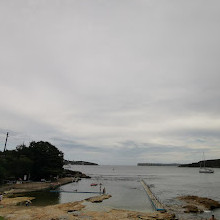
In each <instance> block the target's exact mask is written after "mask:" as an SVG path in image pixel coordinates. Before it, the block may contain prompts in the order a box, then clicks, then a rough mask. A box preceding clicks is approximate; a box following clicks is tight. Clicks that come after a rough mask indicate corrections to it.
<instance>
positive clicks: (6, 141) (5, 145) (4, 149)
mask: <svg viewBox="0 0 220 220" xmlns="http://www.w3.org/2000/svg"><path fill="white" fill-rule="evenodd" d="M7 141H8V132H7V135H6V140H5V148H4V152H5V151H6V145H7Z"/></svg>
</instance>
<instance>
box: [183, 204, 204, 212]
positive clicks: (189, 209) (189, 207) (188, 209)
mask: <svg viewBox="0 0 220 220" xmlns="http://www.w3.org/2000/svg"><path fill="white" fill-rule="evenodd" d="M183 208H184V209H185V210H184V212H185V213H199V212H201V210H199V209H198V207H197V206H195V205H186V206H183Z"/></svg>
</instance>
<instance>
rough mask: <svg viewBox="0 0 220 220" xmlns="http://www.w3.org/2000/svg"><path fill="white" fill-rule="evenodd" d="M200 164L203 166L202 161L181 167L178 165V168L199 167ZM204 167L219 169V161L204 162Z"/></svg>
mask: <svg viewBox="0 0 220 220" xmlns="http://www.w3.org/2000/svg"><path fill="white" fill-rule="evenodd" d="M200 164H202V165H203V164H204V161H199V162H197V163H190V164H182V165H179V167H200ZM205 165H206V167H212V168H220V159H216V160H206V161H205Z"/></svg>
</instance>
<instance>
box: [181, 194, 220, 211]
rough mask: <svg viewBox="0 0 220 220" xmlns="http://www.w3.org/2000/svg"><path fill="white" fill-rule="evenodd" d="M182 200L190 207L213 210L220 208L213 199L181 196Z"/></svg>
mask: <svg viewBox="0 0 220 220" xmlns="http://www.w3.org/2000/svg"><path fill="white" fill-rule="evenodd" d="M179 199H180V200H183V201H186V202H187V203H189V204H190V205H196V206H202V207H203V208H204V209H208V210H212V209H215V208H220V203H219V202H218V201H215V200H213V199H209V198H205V197H198V196H181V197H179Z"/></svg>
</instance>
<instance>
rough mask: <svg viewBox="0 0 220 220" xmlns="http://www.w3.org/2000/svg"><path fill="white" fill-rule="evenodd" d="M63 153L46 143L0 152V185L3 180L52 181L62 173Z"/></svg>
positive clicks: (41, 142) (20, 146) (31, 144)
mask: <svg viewBox="0 0 220 220" xmlns="http://www.w3.org/2000/svg"><path fill="white" fill-rule="evenodd" d="M63 161H64V160H63V153H62V152H61V151H60V150H58V149H57V148H56V147H55V146H53V145H52V144H50V143H48V142H43V141H40V142H34V141H33V142H31V143H30V145H29V146H25V145H24V144H23V145H19V146H17V147H16V149H15V150H6V151H5V152H1V151H0V183H3V181H4V180H18V179H20V178H21V179H22V180H23V179H24V176H26V178H27V179H26V180H30V179H31V180H40V179H52V178H54V177H57V176H58V175H62V173H63Z"/></svg>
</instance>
